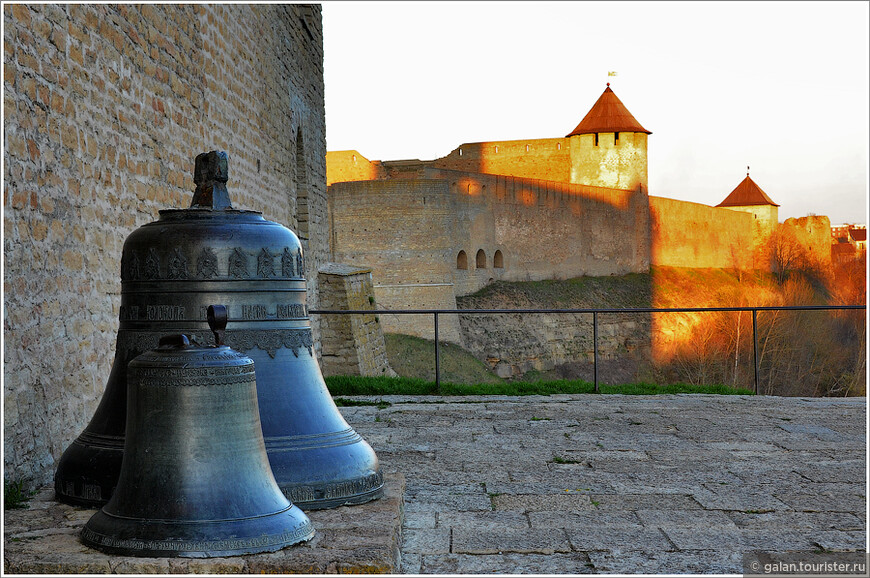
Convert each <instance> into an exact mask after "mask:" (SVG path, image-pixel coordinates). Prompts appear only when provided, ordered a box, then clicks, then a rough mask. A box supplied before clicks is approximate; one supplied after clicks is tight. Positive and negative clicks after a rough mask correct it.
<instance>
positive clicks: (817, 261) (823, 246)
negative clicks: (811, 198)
mask: <svg viewBox="0 0 870 578" xmlns="http://www.w3.org/2000/svg"><path fill="white" fill-rule="evenodd" d="M780 227H782V228H783V229H791V236H792V238H793V239H794V240H795V241H796V242H797V243H799V244H800V246H801V247H802V248H803V249H804V250H805V251H806V252H807V255H808V256H809V259H810V264H814V265H820V266H822V267H827V266H829V265H830V264H831V220H830V219H829V218H828V217H826V216H824V215H809V216H806V217H800V218H794V217H792V218H790V219H786V220H785V221H783V223H782V224H781V225H780Z"/></svg>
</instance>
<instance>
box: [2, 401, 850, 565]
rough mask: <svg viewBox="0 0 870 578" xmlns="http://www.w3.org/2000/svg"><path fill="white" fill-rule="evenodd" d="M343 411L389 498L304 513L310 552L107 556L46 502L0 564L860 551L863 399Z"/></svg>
mask: <svg viewBox="0 0 870 578" xmlns="http://www.w3.org/2000/svg"><path fill="white" fill-rule="evenodd" d="M354 399H356V400H368V401H376V400H384V401H387V402H389V403H390V404H391V405H389V406H386V407H383V406H382V407H381V408H380V409H379V408H378V407H376V406H358V407H342V408H341V411H342V413H343V414H344V415H345V417H346V418H347V421H348V422H349V423H350V424H351V425H352V426H353V427H354V428H355V429H356V430H357V431H358V432H359V433H360V434H362V435H363V437H365V438H366V439H367V440H368V441H369V443H370V444H371V445H372V446H373V447H374V448H375V450H376V451H377V453H378V456H379V458H380V460H381V463H382V466H383V468H384V471H385V473H386V474H387V481H388V492H387V497H386V499H385V500H383V501H381V502H376V503H373V504H369V505H362V506H354V507H349V508H339V509H337V510H331V511H325V512H323V511H321V512H310V513H309V516H310V517H311V520H312V523H313V524H314V526H315V528H316V530H317V532H318V536H319V538H315V540H314V541H312V542H311V543H308V544H305V545H302V546H298V547H293V548H289V549H285V550H283V551H281V552H279V553H276V554H269V555H261V556H243V557H237V558H224V559H216V560H213V561H190V562H187V561H179V560H177V559H175V560H171V561H168V560H155V559H133V558H117V557H114V558H111V559H108V560H106V558H110V557H106V556H102V555H101V554H98V553H94V552H93V551H89V550H88V549H87V548H85V547H84V546H81V545H80V544H78V542H77V541H76V539H75V532H76V531H77V529H76V528H80V527H81V524H83V523H84V521H85V520H86V519H87V517H88V516H89V513H88V512H89V511H87V510H77V512H76V511H74V510H75V509H71V510H70V511H69V512H67V513H66V514H64V515H65V516H66V518H64V517H63V516H64V515H60V517H59V518H58V516H59V514H57V510H56V509H55V510H52V508H68V507H66V506H60V505H58V504H55V503H54V502H50V501H46V500H45V498H46V497H50V493H48V494H46V495H43V496H41V497H40V499H37V500H35V501H34V502H33V503H32V505H33V507H32V508H31V510H21V511H15V512H10V511H7V512H5V521H6V528H4V543H5V546H6V550H5V552H4V568H5V570H6V571H7V573H8V572H10V571H11V572H15V571H19V572H40V573H47V572H52V571H54V572H64V573H70V572H71V571H70V570H69V569H68V567H63V568H62V567H61V566H51V565H50V564H48V563H44V564H43V565H42V566H39V567H37V566H26V565H22V564H21V561H22V560H23V559H25V558H26V555H27V554H28V553H31V554H32V552H33V550H34V546H35V545H36V544H40V543H41V544H43V545H45V546H46V548H48V549H49V550H52V552H50V553H51V554H52V555H53V556H54V558H53V559H54V560H55V561H56V562H57V561H61V562H64V561H67V562H68V561H69V560H70V559H72V558H74V557H75V556H85V557H86V559H87V560H94V559H97V558H96V557H99V556H102V558H103V559H100V562H99V564H98V565H95V566H87V565H84V566H81V567H79V569H78V570H77V571H78V572H88V573H95V572H111V571H114V572H135V573H143V572H185V573H186V572H203V571H205V572H239V573H247V572H258V573H259V572H286V573H289V572H317V573H322V572H360V571H368V572H401V573H407V574H418V573H422V574H430V573H450V574H479V573H493V572H503V573H504V572H507V573H515V574H523V573H535V574H581V573H627V574H634V573H668V574H673V573H692V574H703V573H729V574H734V573H742V572H743V555H744V553H748V552H754V551H764V552H770V553H793V555H794V556H798V557H801V556H804V555H806V556H807V557H810V556H812V555H814V554H816V553H819V552H864V551H866V527H867V526H866V431H865V424H866V400H865V399H863V398H860V399H805V398H780V397H761V396H759V397H754V396H714V395H673V396H619V395H600V396H597V395H560V396H550V397H538V396H534V397H504V396H491V397H450V398H437V397H436V398H433V397H408V396H384V397H357V398H354ZM403 489H404V512H403V511H402V494H403ZM40 511H42V514H40ZM49 511H52V512H54V514H53V516H54V518H53V519H50V520H49V521H46V519H45V518H46V515H45V513H46V512H49ZM27 512H30V513H29V514H28V513H27ZM40 518H41V519H42V522H41V524H42V526H41V527H42V529H38V528H35V527H32V526H34V524H36V522H35V520H36V519H40ZM37 525H38V524H37ZM400 527H401V536H399V528H400ZM59 529H60V530H59ZM399 544H401V545H400V546H399ZM44 555H45V554H44ZM87 556H90V558H87ZM799 559H800V558H799ZM16 560H17V561H18V562H16ZM80 560H82V559H80ZM262 560H265V562H263V561H262ZM44 561H45V560H43V562H44ZM146 561H147V563H148V564H151V566H149V567H148V568H147V569H142V567H137V566H136V564H140V565H141V564H145V563H146ZM15 563H17V564H18V565H17V566H16V565H15ZM200 563H201V564H205V565H204V566H199V565H198V564H200ZM210 563H211V564H219V565H220V566H219V567H214V566H212V567H210V566H207V564H210ZM64 568H66V569H64ZM137 568H139V569H138V570H137Z"/></svg>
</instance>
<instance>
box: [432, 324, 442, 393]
mask: <svg viewBox="0 0 870 578" xmlns="http://www.w3.org/2000/svg"><path fill="white" fill-rule="evenodd" d="M432 315H433V316H434V317H435V389H436V390H437V391H438V393H441V364H440V357H441V353H440V351H439V350H438V312H437V311H434V312H433V313H432Z"/></svg>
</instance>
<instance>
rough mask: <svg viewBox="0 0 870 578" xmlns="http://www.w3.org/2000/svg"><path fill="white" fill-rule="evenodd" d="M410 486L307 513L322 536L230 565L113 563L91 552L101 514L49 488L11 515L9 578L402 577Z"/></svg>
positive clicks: (394, 485)
mask: <svg viewBox="0 0 870 578" xmlns="http://www.w3.org/2000/svg"><path fill="white" fill-rule="evenodd" d="M404 485H405V480H404V476H402V475H400V474H387V475H386V476H385V480H384V497H383V498H381V499H380V500H376V501H374V502H369V503H367V504H361V505H359V506H353V507H342V508H334V509H332V510H316V511H312V512H307V514H308V517H309V518H310V519H311V524H312V525H313V526H314V530H315V535H314V538H312V539H311V540H310V541H308V542H304V543H302V544H298V545H295V546H290V547H288V548H285V549H283V550H280V551H278V552H272V553H267V554H250V555H246V556H232V557H226V558H207V559H203V558H137V557H133V556H109V555H107V554H103V553H102V552H98V551H96V550H93V549H91V548H88V547H86V546H84V545H83V544H82V543H81V542H80V541H79V539H78V536H79V533H80V532H81V529H82V526H84V524H85V522H87V521H88V520H89V519H90V517H91V516H92V515H93V514H94V512H96V510H89V509H86V508H78V507H74V506H68V505H66V504H61V503H58V502H55V501H54V490H53V489H52V488H45V489H43V490H42V491H41V492H39V494H38V495H37V496H35V497H34V498H33V499H32V500H31V501H30V507H29V508H28V509H26V510H6V511H5V512H4V522H5V523H4V527H3V545H4V551H3V575H4V576H5V575H8V574H167V573H172V574H327V573H328V574H336V573H339V574H389V573H396V572H397V571H398V568H397V561H398V559H399V540H400V539H401V537H400V532H401V525H402V521H401V513H402V493H403V491H404Z"/></svg>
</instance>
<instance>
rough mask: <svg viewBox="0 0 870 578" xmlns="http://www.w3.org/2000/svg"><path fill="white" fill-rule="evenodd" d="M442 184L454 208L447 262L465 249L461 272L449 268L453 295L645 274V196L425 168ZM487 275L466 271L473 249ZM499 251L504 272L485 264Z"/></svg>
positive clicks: (427, 173) (647, 233)
mask: <svg viewBox="0 0 870 578" xmlns="http://www.w3.org/2000/svg"><path fill="white" fill-rule="evenodd" d="M426 176H427V177H428V178H433V179H446V181H447V183H448V184H449V186H450V191H451V192H452V193H453V198H454V200H455V203H456V215H457V217H456V228H455V230H456V234H455V237H454V238H455V239H456V245H455V246H454V258H455V254H457V253H458V252H459V251H460V250H465V251H466V254H467V255H468V259H469V269H468V270H465V271H463V270H458V269H455V268H454V281H455V283H456V291H457V295H465V294H468V293H471V292H473V291H476V290H478V289H479V288H480V287H482V286H484V285H485V284H486V282H488V281H490V280H497V279H504V280H507V281H526V280H540V279H566V278H571V277H577V276H580V275H609V274H622V273H629V272H642V271H647V270H648V269H649V217H648V209H647V196H646V195H645V194H643V193H640V192H631V191H624V190H616V189H604V188H599V187H589V186H582V185H572V184H568V183H559V182H553V181H541V180H532V179H520V178H514V177H504V176H500V175H482V174H473V173H463V172H459V171H447V170H443V169H427V170H426ZM479 249H483V250H484V251H485V252H486V255H487V259H488V260H487V264H488V267H487V271H486V272H480V271H478V270H477V269H475V268H473V267H472V265H471V264H472V262H473V260H474V256H475V254H476V252H477V250H479ZM496 250H500V251H501V252H502V255H503V259H504V268H503V269H501V270H498V269H495V268H494V267H493V266H492V257H493V255H494V253H495V251H496Z"/></svg>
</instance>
